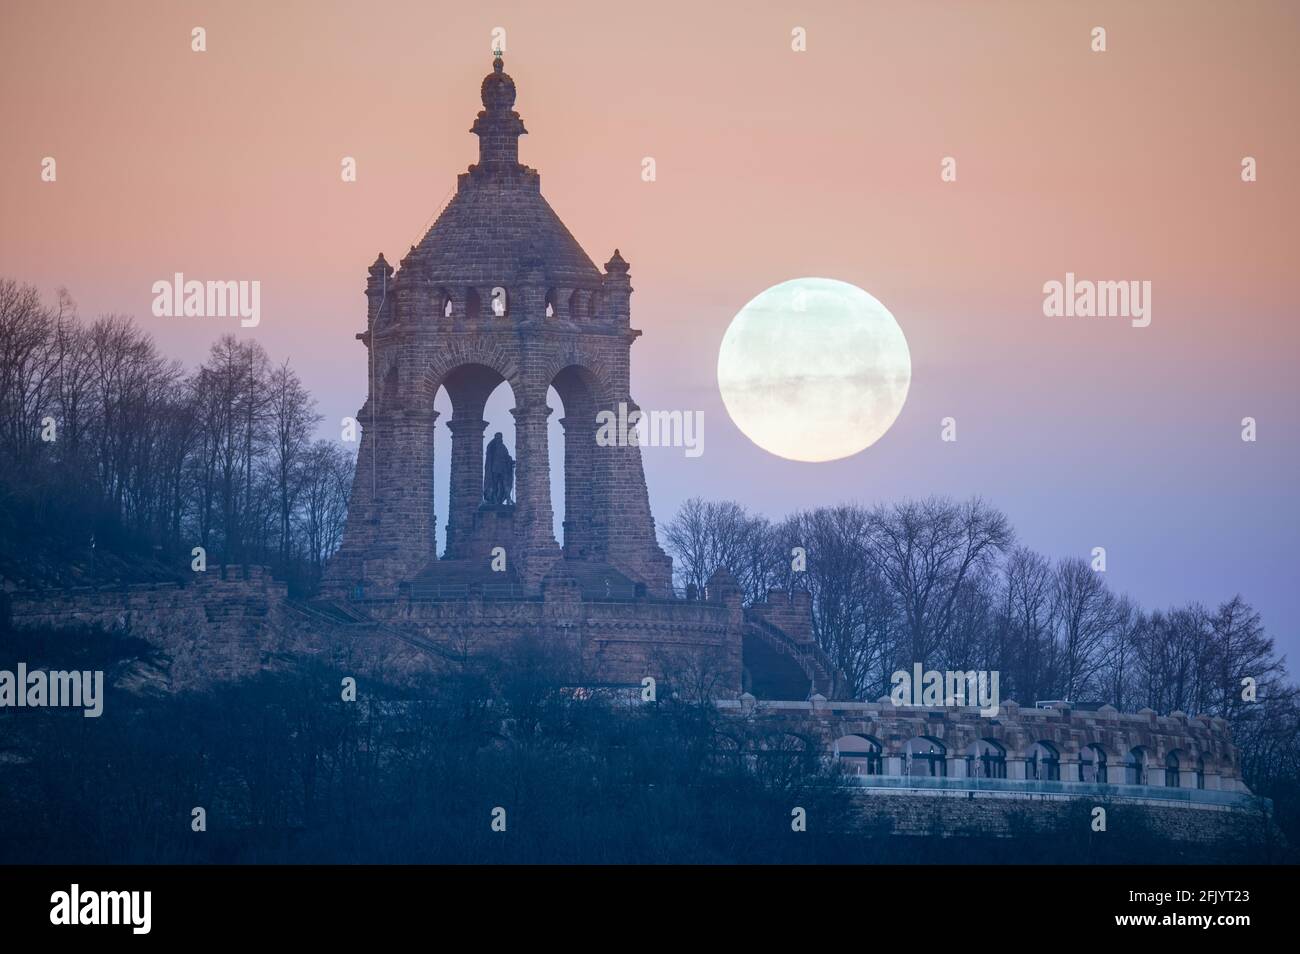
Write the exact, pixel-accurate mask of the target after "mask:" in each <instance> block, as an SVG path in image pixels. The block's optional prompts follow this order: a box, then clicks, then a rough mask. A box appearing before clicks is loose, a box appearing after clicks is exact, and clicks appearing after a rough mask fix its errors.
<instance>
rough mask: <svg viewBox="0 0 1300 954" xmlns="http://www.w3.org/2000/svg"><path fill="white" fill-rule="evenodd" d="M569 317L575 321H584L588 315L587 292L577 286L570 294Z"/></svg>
mask: <svg viewBox="0 0 1300 954" xmlns="http://www.w3.org/2000/svg"><path fill="white" fill-rule="evenodd" d="M569 317H570V318H571V319H572V320H573V321H582V320H584V319H585V318H586V317H587V293H586V292H584V291H583V290H582V289H581V288H575V289H574V290H573V294H572V295H570V296H569Z"/></svg>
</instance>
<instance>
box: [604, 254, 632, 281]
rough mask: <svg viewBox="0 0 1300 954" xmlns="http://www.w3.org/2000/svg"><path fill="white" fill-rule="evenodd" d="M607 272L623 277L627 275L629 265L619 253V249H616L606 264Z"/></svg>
mask: <svg viewBox="0 0 1300 954" xmlns="http://www.w3.org/2000/svg"><path fill="white" fill-rule="evenodd" d="M605 271H606V272H611V273H618V274H622V275H626V274H627V271H628V264H627V262H626V261H625V260H624V258H623V256H622V255H620V254H619V253H618V249H614V255H613V257H612V258H610V260H609V261H608V262H606V263H605Z"/></svg>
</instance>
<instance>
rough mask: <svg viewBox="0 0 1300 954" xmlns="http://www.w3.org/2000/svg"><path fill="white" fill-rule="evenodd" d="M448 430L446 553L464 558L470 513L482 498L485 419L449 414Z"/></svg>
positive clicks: (469, 526) (454, 557)
mask: <svg viewBox="0 0 1300 954" xmlns="http://www.w3.org/2000/svg"><path fill="white" fill-rule="evenodd" d="M447 429H448V430H450V431H451V481H450V493H449V494H448V497H449V499H448V502H447V557H448V558H449V559H467V558H468V557H469V556H471V554H469V553H466V552H464V548H465V546H466V545H467V544H468V542H469V539H470V535H471V533H472V532H473V529H474V514H475V512H476V511H477V510H478V505H479V504H480V503H481V502H482V500H483V432H484V431H485V430H486V429H487V421H485V420H483V419H482V418H479V417H459V416H453V417H452V419H451V420H450V421H448V422H447Z"/></svg>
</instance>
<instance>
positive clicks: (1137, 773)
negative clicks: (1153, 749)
mask: <svg viewBox="0 0 1300 954" xmlns="http://www.w3.org/2000/svg"><path fill="white" fill-rule="evenodd" d="M1149 761H1150V760H1149V759H1148V758H1147V750H1146V749H1144V748H1142V746H1140V745H1139V746H1136V747H1134V748H1132V749H1130V750H1129V753H1128V757H1127V758H1126V759H1125V760H1124V784H1126V785H1145V784H1146V783H1147V764H1148V762H1149Z"/></svg>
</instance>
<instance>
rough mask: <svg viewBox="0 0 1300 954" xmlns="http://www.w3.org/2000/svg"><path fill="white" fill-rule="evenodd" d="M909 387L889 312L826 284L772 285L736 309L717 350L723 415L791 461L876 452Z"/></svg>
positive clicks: (858, 292) (900, 340)
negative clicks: (873, 446) (871, 447)
mask: <svg viewBox="0 0 1300 954" xmlns="http://www.w3.org/2000/svg"><path fill="white" fill-rule="evenodd" d="M911 382H912V356H911V353H910V352H909V351H908V349H907V339H906V338H905V337H903V329H901V328H900V327H899V326H898V322H897V321H895V320H894V316H893V315H891V314H890V313H889V309H888V308H886V307H885V306H884V305H882V304H881V303H880V302H879V301H877V300H876V299H875V298H874V297H872V296H871V295H869V294H867V293H866V292H865V291H863V290H862V289H861V288H858V287H857V286H856V285H850V284H849V283H847V282H840V281H835V280H834V279H830V278H796V279H793V280H791V281H788V282H782V283H781V284H779V285H773V286H772V287H771V288H769V289H768V290H767V291H765V292H763V293H762V294H760V295H758V296H757V297H756V298H754V299H753V300H752V301H750V302H749V304H747V305H745V307H744V308H742V309H740V312H739V313H738V314H737V315H736V317H735V318H733V319H732V321H731V325H730V326H729V327H728V328H727V333H726V334H725V335H724V336H723V338H722V347H721V348H720V349H719V350H718V389H719V390H720V391H721V392H722V403H723V404H725V405H726V407H727V413H728V414H730V415H731V419H732V420H733V421H734V422H735V423H736V426H737V427H739V428H740V430H741V431H742V432H744V434H745V436H746V437H748V438H749V439H750V440H751V441H753V442H754V443H755V444H757V445H758V446H759V447H761V448H763V449H764V450H766V451H769V452H771V453H773V454H776V455H777V456H778V457H784V458H786V459H788V460H799V461H809V462H816V461H828V460H839V459H840V458H842V457H849V456H851V455H853V454H856V453H858V452H859V451H862V450H865V449H866V448H868V447H870V446H871V445H872V444H874V443H875V442H876V441H878V440H880V438H881V437H882V436H884V434H885V432H886V431H887V430H889V428H890V427H891V426H892V425H893V423H894V421H895V420H897V418H898V414H899V412H900V411H902V409H903V402H904V401H906V400H907V389H908V386H909V385H910V384H911Z"/></svg>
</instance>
